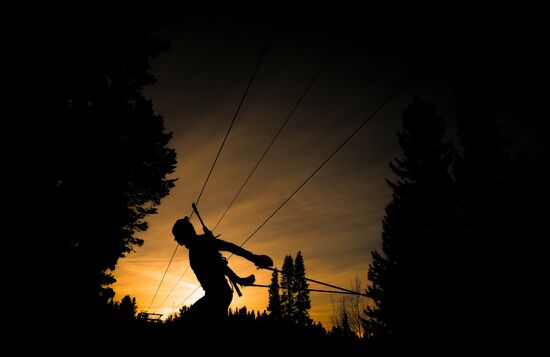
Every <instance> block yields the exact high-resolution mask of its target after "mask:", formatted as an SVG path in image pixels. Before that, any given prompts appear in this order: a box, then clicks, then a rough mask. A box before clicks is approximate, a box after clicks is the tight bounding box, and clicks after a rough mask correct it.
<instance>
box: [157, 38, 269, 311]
mask: <svg viewBox="0 0 550 357" xmlns="http://www.w3.org/2000/svg"><path fill="white" fill-rule="evenodd" d="M273 34H274V31H272V32H271V34H270V35H269V39H268V40H267V43H266V45H265V46H264V48H263V50H262V54H261V55H260V58H259V59H258V63H256V67H255V68H254V72H252V76H251V77H250V80H249V81H248V85H247V86H246V89H245V91H244V93H243V95H242V98H241V101H240V102H239V105H238V106H237V110H236V111H235V114H234V115H233V118H232V119H231V124H229V128H228V129H227V132H226V133H225V137H224V138H223V141H222V143H221V145H220V149H219V150H218V153H217V154H216V157H215V158H214V162H213V163H212V166H211V167H210V171H209V172H208V175H207V176H206V180H205V181H204V184H203V185H202V188H201V190H200V192H199V195H198V196H197V199H196V200H195V204H198V203H199V201H200V199H201V197H202V194H203V192H204V189H205V188H206V185H207V184H208V181H209V180H210V176H211V175H212V171H214V167H215V166H216V163H217V162H218V158H219V157H220V154H221V152H222V150H223V147H224V146H225V142H226V141H227V137H228V136H229V133H230V132H231V129H232V128H233V124H234V123H235V120H236V119H237V116H238V115H239V112H240V111H241V108H242V105H243V103H244V100H245V98H246V96H247V94H248V91H249V90H250V87H251V86H252V82H253V81H254V78H256V74H257V73H258V69H259V68H260V65H261V64H262V61H263V59H264V57H265V54H266V53H267V49H268V48H269V45H270V44H271V40H272V39H273ZM193 213H194V211H191V213H190V214H189V219H191V217H193ZM178 248H179V245H176V249H174V252H173V253H172V257H171V258H170V261H169V262H168V266H167V267H166V270H165V271H164V274H163V275H162V278H161V280H160V282H159V285H158V286H157V290H156V291H155V294H154V295H153V298H152V299H151V303H150V304H149V309H151V306H152V305H153V302H154V301H155V298H156V297H157V294H158V292H159V290H160V287H161V285H162V283H163V281H164V278H165V277H166V273H167V272H168V269H169V268H170V265H171V264H172V261H173V260H174V256H175V255H176V252H177V250H178ZM186 271H187V270H186ZM182 277H183V276H182ZM180 279H181V278H180ZM178 282H179V280H178Z"/></svg>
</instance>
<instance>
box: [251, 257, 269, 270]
mask: <svg viewBox="0 0 550 357" xmlns="http://www.w3.org/2000/svg"><path fill="white" fill-rule="evenodd" d="M254 264H256V265H257V266H258V267H259V268H265V267H270V266H273V260H272V259H271V258H270V257H268V256H267V255H256V256H255V257H254Z"/></svg>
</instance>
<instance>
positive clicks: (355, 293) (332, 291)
mask: <svg viewBox="0 0 550 357" xmlns="http://www.w3.org/2000/svg"><path fill="white" fill-rule="evenodd" d="M247 286H252V287H255V288H270V286H269V285H261V284H252V285H247ZM279 289H286V288H285V287H282V286H280V287H279ZM301 291H312V292H317V293H330V294H346V295H360V296H365V297H368V296H367V295H366V294H361V293H358V292H355V291H354V292H347V291H338V290H323V289H309V288H307V289H301Z"/></svg>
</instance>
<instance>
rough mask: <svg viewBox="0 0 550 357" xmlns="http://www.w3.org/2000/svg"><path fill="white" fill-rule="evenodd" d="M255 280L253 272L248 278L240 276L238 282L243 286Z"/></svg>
mask: <svg viewBox="0 0 550 357" xmlns="http://www.w3.org/2000/svg"><path fill="white" fill-rule="evenodd" d="M255 281H256V277H255V276H254V274H252V275H249V276H247V277H246V278H239V280H237V283H238V284H239V285H242V286H250V285H252V284H254V282H255Z"/></svg>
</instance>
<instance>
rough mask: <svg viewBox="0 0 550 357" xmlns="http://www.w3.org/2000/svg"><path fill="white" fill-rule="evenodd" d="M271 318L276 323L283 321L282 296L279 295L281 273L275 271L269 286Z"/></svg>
mask: <svg viewBox="0 0 550 357" xmlns="http://www.w3.org/2000/svg"><path fill="white" fill-rule="evenodd" d="M267 311H269V317H270V318H271V319H272V320H274V321H279V320H280V319H281V295H280V294H279V272H278V271H276V270H275V271H273V274H271V283H270V284H269V300H268V305H267Z"/></svg>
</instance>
